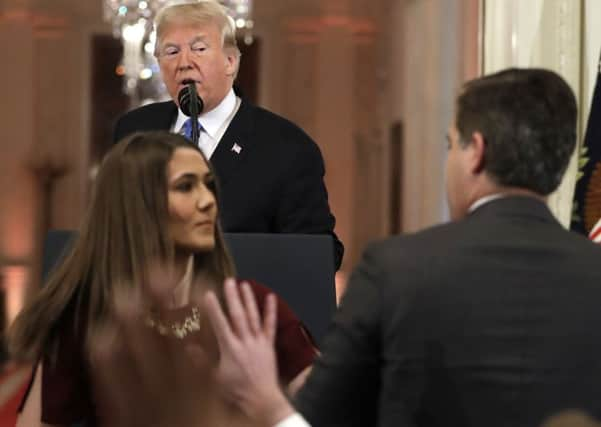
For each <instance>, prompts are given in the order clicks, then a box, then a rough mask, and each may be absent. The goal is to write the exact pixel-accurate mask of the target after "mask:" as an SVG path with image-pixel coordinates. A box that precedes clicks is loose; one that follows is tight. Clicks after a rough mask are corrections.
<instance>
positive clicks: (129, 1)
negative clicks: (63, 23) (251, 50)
mask: <svg viewBox="0 0 601 427" xmlns="http://www.w3.org/2000/svg"><path fill="white" fill-rule="evenodd" d="M197 1H211V0H104V19H105V20H106V21H107V22H109V23H111V24H112V28H113V35H114V36H115V37H117V38H121V40H122V42H123V59H122V63H121V64H120V65H119V66H118V67H117V70H116V73H117V74H119V75H122V76H123V77H124V87H123V88H124V91H125V93H127V94H128V95H130V97H131V98H132V102H133V103H134V104H136V103H138V104H139V103H144V102H148V101H155V100H160V99H163V98H165V97H167V94H166V89H165V87H164V85H163V83H162V81H161V79H160V77H159V76H158V72H159V67H158V65H157V63H156V60H155V58H154V44H155V42H156V34H155V32H154V28H153V21H154V18H155V16H156V14H157V12H158V11H159V10H160V9H161V8H163V7H165V6H168V5H174V4H181V3H195V2H197ZM219 3H221V4H223V5H224V6H225V7H226V8H227V9H228V12H229V15H230V16H231V17H232V18H233V19H234V22H235V24H236V29H237V30H238V32H239V34H240V35H241V36H243V38H244V42H245V43H246V44H250V43H252V28H253V21H252V19H251V12H252V0H220V1H219ZM140 92H142V93H140Z"/></svg>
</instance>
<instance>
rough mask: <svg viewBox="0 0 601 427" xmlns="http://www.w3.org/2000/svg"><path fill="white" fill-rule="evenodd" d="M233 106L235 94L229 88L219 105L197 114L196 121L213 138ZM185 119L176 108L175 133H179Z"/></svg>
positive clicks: (232, 109)
mask: <svg viewBox="0 0 601 427" xmlns="http://www.w3.org/2000/svg"><path fill="white" fill-rule="evenodd" d="M235 108H236V95H235V94H234V89H230V90H229V92H228V93H227V95H226V96H225V98H223V99H222V100H221V102H220V103H219V105H217V107H215V108H213V109H212V110H211V111H207V112H206V113H202V114H201V115H200V116H198V121H199V122H200V124H201V125H202V127H203V129H204V131H205V132H206V133H207V134H209V136H211V137H212V138H215V137H216V134H217V132H218V131H219V129H221V127H222V126H223V124H224V123H225V121H226V120H227V119H228V117H230V116H231V114H232V112H233V111H234V109H235ZM186 120H188V116H186V115H185V114H184V113H183V112H182V110H181V109H180V108H178V109H177V119H176V120H175V125H174V126H173V131H174V132H175V133H179V132H180V131H181V129H182V126H184V122H185V121H186Z"/></svg>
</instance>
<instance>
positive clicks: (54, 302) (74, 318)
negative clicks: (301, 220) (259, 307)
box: [9, 132, 316, 426]
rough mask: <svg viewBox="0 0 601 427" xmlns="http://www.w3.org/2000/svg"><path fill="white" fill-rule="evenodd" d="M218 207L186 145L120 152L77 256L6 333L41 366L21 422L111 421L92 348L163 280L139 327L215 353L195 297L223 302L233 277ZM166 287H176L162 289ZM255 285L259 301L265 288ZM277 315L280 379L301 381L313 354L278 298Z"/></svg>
mask: <svg viewBox="0 0 601 427" xmlns="http://www.w3.org/2000/svg"><path fill="white" fill-rule="evenodd" d="M217 210H218V199H217V185H216V182H215V176H214V174H213V173H212V171H211V167H210V165H209V163H208V162H207V160H206V159H205V158H204V156H203V154H202V152H201V151H200V150H199V149H198V148H197V147H196V146H194V145H192V144H190V143H189V142H188V141H187V140H186V139H185V138H183V137H181V136H179V135H175V134H171V133H167V132H149V133H137V134H133V135H131V136H129V137H127V138H126V139H125V140H123V141H121V142H120V143H119V144H117V145H116V146H115V147H113V149H112V150H111V151H110V152H109V153H108V154H107V156H106V157H105V159H104V161H103V163H102V165H101V167H100V170H99V173H98V175H97V179H96V184H95V191H94V195H93V198H92V201H91V205H90V208H89V210H88V213H87V216H86V218H85V220H84V223H83V225H82V226H81V228H80V230H79V234H78V236H77V237H76V238H75V241H74V242H73V245H72V249H71V250H70V252H69V253H68V254H66V256H65V257H64V259H63V260H62V261H61V263H60V264H59V265H58V267H57V268H55V270H54V271H53V273H52V274H51V276H50V278H49V279H48V282H47V284H46V285H45V286H44V287H43V289H42V290H41V291H40V292H39V293H38V294H37V296H36V297H35V298H34V299H33V300H32V301H31V303H30V304H28V305H27V306H26V307H25V308H24V309H23V310H22V311H21V313H20V314H19V316H18V317H17V319H16V320H15V322H14V324H13V325H12V327H11V329H10V331H9V346H10V349H11V352H12V354H13V355H14V356H15V357H16V358H18V359H21V360H29V361H32V362H34V363H35V366H36V368H35V369H34V373H33V375H32V381H31V383H30V386H29V390H28V392H27V394H26V396H25V397H24V399H23V403H22V407H21V413H20V417H19V422H18V424H17V425H27V426H34V425H70V424H72V423H77V422H85V423H86V425H103V424H105V423H106V422H107V421H106V420H108V419H110V416H111V414H107V413H106V412H107V411H110V408H109V406H107V405H104V404H103V398H102V396H101V393H99V392H98V387H97V385H98V384H97V381H96V379H95V375H94V360H93V357H92V355H91V354H90V352H89V351H88V349H89V348H90V346H89V344H90V341H91V340H93V339H94V337H95V336H98V333H99V331H102V330H103V329H106V326H107V325H110V324H111V322H112V320H113V319H114V308H115V307H114V303H115V302H117V303H118V302H119V301H118V299H119V297H120V296H121V295H130V294H132V293H136V292H138V293H139V294H141V295H148V294H149V293H152V292H149V290H150V291H152V289H151V288H152V284H153V283H156V282H157V281H160V282H161V283H162V291H161V292H162V293H161V295H160V298H159V299H160V304H156V301H157V299H156V298H155V299H152V298H147V299H146V300H145V302H144V307H145V309H144V316H142V318H141V319H140V322H144V324H145V326H146V327H148V328H152V329H154V331H155V332H156V333H157V334H158V335H160V336H163V337H164V338H165V339H167V340H170V341H173V340H181V341H182V342H185V341H187V340H191V339H192V340H197V341H200V342H201V345H202V347H203V349H204V350H205V352H206V354H213V356H214V358H215V359H216V358H218V355H217V354H214V353H216V351H217V347H216V345H215V340H214V337H211V332H210V328H208V327H207V326H206V325H207V322H206V318H205V315H204V313H203V309H202V306H200V305H195V304H193V302H194V300H193V296H194V295H198V294H202V293H203V292H206V291H207V290H212V291H214V292H215V293H216V294H217V295H220V294H221V288H222V286H223V282H224V279H226V278H227V277H232V276H234V273H235V271H234V266H233V264H232V261H231V259H230V256H229V255H228V252H227V249H226V246H225V244H224V240H223V236H222V233H221V231H220V227H219V221H218V212H217ZM164 283H170V285H169V286H168V287H167V288H166V289H167V291H165V286H164ZM171 284H172V285H171ZM250 285H251V288H252V290H253V293H254V294H255V297H256V298H257V299H258V301H259V304H261V301H264V300H265V296H266V295H267V293H268V292H269V291H268V290H267V289H266V288H264V287H262V286H261V285H259V284H257V283H253V282H250ZM155 296H156V294H155ZM277 316H278V328H277V330H278V332H277V335H276V352H277V356H278V364H279V374H280V380H281V381H282V383H284V384H290V383H294V382H295V381H301V379H302V378H303V377H304V375H305V374H306V371H307V369H308V368H309V366H310V364H311V363H312V360H313V358H314V356H315V354H316V350H315V347H314V345H313V343H312V341H311V339H310V338H309V337H308V335H307V333H306V332H305V330H304V328H303V327H302V325H301V324H300V322H299V321H298V319H297V318H296V317H295V316H294V314H293V313H292V312H291V310H290V309H289V308H288V307H287V306H286V304H285V303H283V302H282V301H279V303H278V312H277Z"/></svg>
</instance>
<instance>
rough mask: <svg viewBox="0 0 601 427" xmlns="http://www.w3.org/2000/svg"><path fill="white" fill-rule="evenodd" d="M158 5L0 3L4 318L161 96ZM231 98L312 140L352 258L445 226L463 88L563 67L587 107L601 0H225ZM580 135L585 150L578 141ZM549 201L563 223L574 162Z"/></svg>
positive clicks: (97, 0) (600, 42)
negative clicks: (233, 70) (516, 70)
mask: <svg viewBox="0 0 601 427" xmlns="http://www.w3.org/2000/svg"><path fill="white" fill-rule="evenodd" d="M164 3H165V1H164V0H0V52H1V54H0V96H1V102H0V156H1V157H0V159H1V163H0V164H1V166H0V289H2V291H1V292H0V295H1V301H0V307H1V308H0V312H1V313H0V314H1V316H0V319H2V323H3V326H2V328H4V327H5V326H6V325H7V324H8V323H10V321H11V320H12V319H13V318H14V316H15V314H16V313H17V312H18V310H19V309H20V307H22V304H23V302H24V301H25V300H26V299H27V298H28V297H29V296H30V295H32V294H33V293H34V292H35V291H36V289H38V287H39V286H40V283H39V277H40V260H41V243H42V241H43V237H44V235H45V233H46V231H47V230H48V229H50V228H76V227H77V226H78V225H79V223H80V221H81V219H82V213H83V212H84V210H85V208H86V204H87V202H88V198H89V195H90V188H91V184H92V182H93V177H94V171H95V169H96V168H97V165H98V163H99V161H100V160H101V158H102V156H103V154H104V153H105V152H106V151H107V149H108V148H109V146H110V144H111V140H112V129H113V125H114V123H115V120H116V118H117V117H118V116H119V115H121V114H122V113H123V112H125V111H126V110H128V109H130V108H134V107H136V106H139V105H140V104H142V103H145V102H151V101H154V100H158V99H161V98H162V97H164V96H165V93H164V88H163V87H162V86H161V80H160V76H159V75H158V74H157V72H158V66H157V64H156V62H155V60H154V58H153V57H152V55H151V52H152V49H153V44H152V43H153V40H154V38H153V37H154V36H153V33H152V31H151V28H150V26H149V25H148V23H149V22H151V20H152V16H153V14H154V12H155V11H156V9H157V8H158V7H160V6H161V5H163V4H164ZM223 3H225V4H227V5H228V6H229V7H230V8H231V10H232V15H233V16H234V17H235V19H236V22H237V26H238V27H239V38H240V46H241V49H242V65H241V70H240V74H239V78H238V86H239V87H240V88H241V89H242V91H243V93H244V94H245V95H246V96H247V97H248V98H250V99H251V100H252V101H254V102H255V103H257V104H259V105H261V106H263V107H266V108H268V109H270V110H272V111H274V112H276V113H278V114H281V115H283V116H285V117H287V118H289V119H290V120H292V121H294V122H296V123H297V124H298V125H300V126H301V127H302V128H303V129H305V131H307V132H308V133H309V134H310V135H311V136H312V137H313V138H314V140H315V141H316V142H317V143H318V144H319V146H320V148H321V150H322V153H323V155H324V158H325V162H326V184H327V187H328V190H329V197H330V204H331V208H332V211H333V213H334V214H335V215H336V218H337V226H336V232H337V234H338V236H339V237H340V239H341V240H342V241H343V242H344V244H345V246H346V253H345V259H344V263H343V266H342V269H341V271H340V272H339V277H338V282H339V286H340V291H342V289H343V284H344V282H345V277H346V275H347V274H348V273H349V272H350V271H351V270H352V267H353V266H354V264H355V263H356V261H357V260H358V257H359V256H360V253H361V251H362V249H363V248H364V246H365V244H366V243H368V242H369V241H370V240H373V239H376V238H381V237H384V236H387V235H390V234H395V233H407V232H412V231H416V230H419V229H421V228H424V227H426V226H429V225H432V224H435V223H438V222H442V221H445V220H446V219H447V206H446V199H445V195H444V182H443V179H444V162H445V156H446V142H445V138H444V135H445V132H446V129H447V127H448V126H449V124H450V122H451V121H452V118H453V107H454V106H453V102H454V97H455V95H456V94H457V91H458V90H459V88H460V86H461V83H462V82H464V81H465V80H466V79H471V78H474V77H477V76H479V75H481V74H483V73H489V72H493V71H496V70H499V69H501V68H505V67H509V66H520V67H528V66H539V67H546V68H551V69H553V70H556V71H557V72H559V73H560V74H561V75H563V76H564V77H565V78H566V79H567V81H568V82H569V83H570V84H571V86H572V88H573V89H574V91H575V93H576V94H577V96H578V98H579V102H580V106H581V123H582V126H581V129H580V130H581V133H582V129H583V126H584V125H585V123H586V118H587V117H588V108H589V104H590V99H591V93H592V89H593V85H594V81H595V78H596V75H597V71H598V69H597V67H598V58H599V49H600V48H601V26H599V22H601V2H599V1H598V0H528V1H524V0H237V1H235V0H231V1H224V2H223ZM580 139H582V137H580ZM572 160H573V161H572V163H571V167H570V170H569V171H568V173H567V175H566V178H565V179H564V182H563V184H562V186H561V188H560V189H559V191H558V192H557V193H556V194H555V195H554V196H553V197H552V198H551V200H550V202H549V203H550V205H551V207H552V210H553V211H554V212H555V213H556V215H557V216H558V218H559V219H560V220H561V221H562V222H563V223H564V224H567V223H568V222H569V219H570V215H571V209H572V197H573V188H574V182H575V179H576V173H577V159H576V155H575V156H573V159H572Z"/></svg>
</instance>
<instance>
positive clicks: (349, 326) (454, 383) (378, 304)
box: [297, 197, 601, 427]
mask: <svg viewBox="0 0 601 427" xmlns="http://www.w3.org/2000/svg"><path fill="white" fill-rule="evenodd" d="M599 325H601V247H599V246H598V245H594V244H593V243H591V242H589V241H587V240H586V239H585V238H583V237H582V236H580V235H576V234H572V233H570V232H568V231H565V230H564V229H563V228H562V227H561V225H560V224H559V223H558V222H557V221H556V220H555V219H554V218H553V216H552V214H551V213H550V211H549V210H548V209H547V207H546V206H545V205H544V204H543V203H542V202H540V201H538V200H536V199H534V198H530V197H508V198H503V199H498V200H495V201H492V202H489V203H488V204H485V205H484V206H481V207H480V208H479V209H477V210H476V211H475V212H473V213H472V214H471V215H469V216H468V217H467V218H466V219H465V220H462V221H459V222H456V223H450V224H447V225H442V226H438V227H435V228H431V229H429V230H426V231H423V232H420V233H417V234H414V235H409V236H404V237H395V238H391V239H389V240H386V241H383V242H380V243H376V244H374V245H372V246H371V247H370V248H368V250H367V251H366V252H365V254H364V256H363V259H362V261H361V263H360V264H359V266H358V267H357V269H356V270H355V272H354V273H353V275H352V277H351V279H350V283H349V287H348V290H347V293H346V294H345V296H344V298H343V301H342V304H341V306H340V309H339V311H338V313H337V314H336V316H335V320H334V324H333V327H332V329H331V330H330V333H329V334H328V335H326V337H325V339H324V341H323V346H322V356H321V357H320V359H319V360H318V361H317V362H316V363H315V365H314V368H313V372H312V374H311V375H310V377H309V378H308V381H307V383H306V385H305V387H304V388H303V389H302V390H301V391H300V394H299V395H298V402H297V407H298V408H299V410H300V412H301V413H303V414H304V415H305V416H306V418H307V419H308V421H309V422H310V423H311V425H312V426H313V427H321V426H327V427H338V426H344V427H349V426H362V427H366V426H376V425H377V426H390V427H392V426H394V427H400V426H474V427H484V426H486V427H497V426H498V427H501V426H503V427H521V426H524V427H536V426H540V425H541V423H542V421H543V420H544V419H545V418H546V417H548V416H550V415H552V414H555V413H557V412H559V411H560V410H562V409H566V408H578V409H582V410H584V411H586V412H588V413H590V414H591V415H593V416H595V417H597V418H601V398H600V396H601V327H600V326H599Z"/></svg>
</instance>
